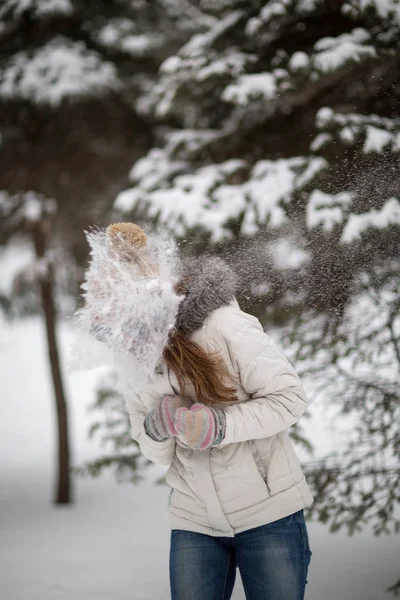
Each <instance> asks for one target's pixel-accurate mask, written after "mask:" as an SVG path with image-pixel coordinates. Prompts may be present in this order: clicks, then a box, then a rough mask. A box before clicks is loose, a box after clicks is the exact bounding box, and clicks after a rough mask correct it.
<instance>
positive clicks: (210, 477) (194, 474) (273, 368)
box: [125, 299, 314, 537]
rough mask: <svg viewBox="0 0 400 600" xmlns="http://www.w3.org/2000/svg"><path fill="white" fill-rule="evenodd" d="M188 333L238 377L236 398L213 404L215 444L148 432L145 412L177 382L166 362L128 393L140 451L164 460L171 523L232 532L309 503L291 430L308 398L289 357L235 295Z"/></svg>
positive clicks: (178, 526)
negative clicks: (221, 413) (220, 424)
mask: <svg viewBox="0 0 400 600" xmlns="http://www.w3.org/2000/svg"><path fill="white" fill-rule="evenodd" d="M189 337H190V339H191V340H192V341H194V342H196V343H197V344H199V345H200V346H202V347H203V348H204V349H205V350H206V351H211V352H214V351H218V352H219V354H220V355H221V356H222V357H223V359H224V360H225V363H226V368H227V370H228V372H229V373H230V375H231V376H232V377H233V378H235V380H236V381H237V384H236V386H237V397H238V401H237V402H235V403H232V404H229V405H228V406H227V405H226V404H224V405H222V404H218V405H215V406H218V407H219V408H223V409H224V410H225V414H226V432H225V438H224V439H223V441H222V442H221V444H220V445H219V446H216V447H214V448H209V449H207V450H192V449H190V448H189V447H187V446H186V445H184V444H183V443H181V442H180V441H179V440H176V439H175V438H170V439H168V440H166V441H164V442H156V441H154V440H153V439H152V438H150V437H149V436H148V435H147V434H146V432H145V429H144V425H143V421H144V418H145V416H146V414H147V412H148V411H149V410H151V409H152V408H154V406H156V404H157V403H158V402H159V401H160V399H161V397H162V396H163V395H164V394H173V393H174V389H175V390H176V389H179V386H178V383H177V381H176V378H175V376H174V375H173V374H168V373H167V372H166V369H165V372H164V373H162V374H159V375H158V376H157V377H156V379H155V381H154V382H153V383H152V384H151V386H148V388H146V390H145V391H144V392H142V393H140V394H129V393H126V394H125V400H126V404H127V408H128V412H129V416H130V422H131V425H132V437H133V438H134V439H135V440H136V441H137V442H138V444H139V446H140V450H141V452H142V454H143V455H144V456H146V457H147V458H148V459H149V460H151V461H153V462H154V463H158V464H160V465H169V469H168V472H167V475H166V481H167V483H168V484H169V485H170V486H171V488H172V489H171V495H170V500H169V523H170V527H171V529H185V530H189V531H195V532H200V533H205V534H208V535H212V536H227V537H233V536H234V535H235V534H237V533H240V532H242V531H245V530H247V529H250V528H253V527H258V526H260V525H264V524H266V523H270V522H272V521H276V520H277V519H281V518H283V517H285V516H287V515H289V514H292V513H294V512H296V511H298V510H300V509H302V508H305V507H307V506H310V505H311V504H312V503H313V500H314V497H313V495H312V493H311V490H310V488H309V486H308V484H307V481H306V479H305V476H304V474H303V472H302V469H301V466H300V462H299V459H298V457H297V455H296V453H295V451H294V448H293V446H292V442H291V440H290V437H289V433H288V428H289V427H290V426H291V425H293V424H294V423H296V421H298V419H299V418H300V417H301V415H302V414H303V413H304V411H305V410H306V408H307V397H306V394H305V392H304V390H303V387H302V385H301V382H300V380H299V377H298V375H297V374H296V372H295V370H294V369H293V367H292V366H291V365H290V363H289V362H288V360H287V359H286V358H285V356H284V355H283V354H282V353H281V351H280V350H279V349H278V348H277V347H276V346H275V345H274V344H273V343H272V342H271V340H270V338H269V336H268V335H267V334H266V333H264V331H263V328H262V326H261V324H260V323H259V321H258V320H257V319H256V318H255V317H253V316H251V315H249V314H247V313H245V312H243V311H242V310H241V309H240V307H239V305H238V303H237V301H236V300H235V299H234V300H233V301H231V302H230V303H229V304H228V305H226V306H222V307H220V308H217V309H216V310H213V311H212V312H211V313H210V314H209V315H208V316H207V317H206V319H205V320H204V322H203V325H202V326H201V327H200V328H198V329H196V330H195V331H193V332H192V333H191V334H190V335H189ZM171 384H172V385H171ZM194 401H195V399H194Z"/></svg>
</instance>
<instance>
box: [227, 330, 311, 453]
mask: <svg viewBox="0 0 400 600" xmlns="http://www.w3.org/2000/svg"><path fill="white" fill-rule="evenodd" d="M250 319H251V320H249V319H248V318H246V319H244V318H238V319H235V322H232V321H231V322H229V323H228V327H225V328H224V329H225V331H224V330H220V331H219V333H220V335H222V337H223V338H224V343H225V344H226V346H227V351H228V352H229V355H230V357H231V359H232V360H233V362H234V363H236V366H237V370H238V372H239V377H240V382H241V385H242V387H243V389H244V390H245V391H246V392H247V393H248V394H250V396H251V399H250V400H248V401H245V402H242V403H240V404H237V405H231V406H228V407H227V408H226V409H224V412H225V416H226V428H225V436H224V439H223V440H222V442H221V443H220V446H223V445H226V444H230V443H232V442H242V441H245V440H253V439H260V438H265V437H270V436H273V435H276V434H278V433H280V432H281V431H283V430H285V429H288V428H289V427H290V426H291V425H293V424H294V423H296V421H298V420H299V418H300V417H301V415H302V414H303V413H304V411H305V410H306V408H307V404H308V400H307V396H306V393H305V391H304V389H303V386H302V384H301V381H300V379H299V377H298V375H297V373H296V371H295V370H294V368H293V367H292V366H291V364H290V363H289V361H288V360H287V359H286V357H285V356H284V355H283V354H282V352H281V351H280V350H279V349H278V348H276V347H275V346H274V345H273V344H272V343H271V340H270V338H269V336H268V335H267V334H266V333H265V332H264V331H263V329H262V327H261V325H260V323H259V321H258V320H257V319H255V318H250Z"/></svg>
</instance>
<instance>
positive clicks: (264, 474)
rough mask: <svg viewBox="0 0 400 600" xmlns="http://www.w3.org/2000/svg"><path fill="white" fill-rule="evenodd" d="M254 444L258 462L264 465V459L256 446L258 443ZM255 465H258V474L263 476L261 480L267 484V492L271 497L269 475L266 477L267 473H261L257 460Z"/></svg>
mask: <svg viewBox="0 0 400 600" xmlns="http://www.w3.org/2000/svg"><path fill="white" fill-rule="evenodd" d="M252 444H253V448H254V450H255V452H256V454H257V458H258V461H259V463H262V459H261V456H260V453H259V451H258V448H257V445H256V443H255V442H254V441H253V442H252ZM255 463H256V467H257V470H258V472H259V473H260V475H261V478H262V480H263V482H264V483H265V485H266V488H267V490H268V494H269V495H270V496H271V488H270V487H269V485H268V481H267V475H266V473H261V471H260V469H259V467H258V462H257V460H255Z"/></svg>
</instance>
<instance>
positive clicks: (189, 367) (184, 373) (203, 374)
mask: <svg viewBox="0 0 400 600" xmlns="http://www.w3.org/2000/svg"><path fill="white" fill-rule="evenodd" d="M163 356H164V360H165V363H166V364H167V366H168V368H170V369H171V371H173V372H174V373H175V375H176V378H177V380H178V383H179V387H180V393H181V395H182V396H185V389H186V383H187V381H190V382H191V383H192V384H193V387H194V389H195V394H196V398H195V400H196V402H201V403H202V404H214V403H221V402H222V403H223V402H234V401H236V400H237V397H236V388H235V387H234V386H233V385H229V384H228V382H227V380H229V379H230V376H229V374H228V372H227V370H226V368H225V366H224V363H223V360H222V359H221V357H220V356H219V355H218V354H217V353H213V354H209V353H207V352H206V351H205V350H203V348H201V346H199V345H198V344H196V343H194V342H192V341H191V340H189V338H188V337H186V336H185V335H184V334H182V333H180V332H179V331H176V332H174V333H173V334H172V335H171V337H170V340H169V344H168V345H167V346H166V347H165V349H164V355H163Z"/></svg>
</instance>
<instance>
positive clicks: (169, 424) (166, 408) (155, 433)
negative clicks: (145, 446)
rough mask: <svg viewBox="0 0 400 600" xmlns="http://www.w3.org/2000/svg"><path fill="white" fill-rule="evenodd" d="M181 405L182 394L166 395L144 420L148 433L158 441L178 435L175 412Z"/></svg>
mask: <svg viewBox="0 0 400 600" xmlns="http://www.w3.org/2000/svg"><path fill="white" fill-rule="evenodd" d="M180 406H182V400H181V397H180V396H170V395H168V396H164V397H163V398H162V400H161V401H160V403H159V404H158V406H157V407H156V408H153V410H151V411H150V412H149V413H148V414H147V415H146V418H145V421H144V422H145V429H146V431H147V434H148V435H149V436H150V437H151V438H153V439H154V440H156V441H157V442H162V441H165V440H166V439H168V438H169V437H173V436H174V435H176V433H177V431H176V429H175V413H176V410H177V409H178V407H180Z"/></svg>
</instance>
